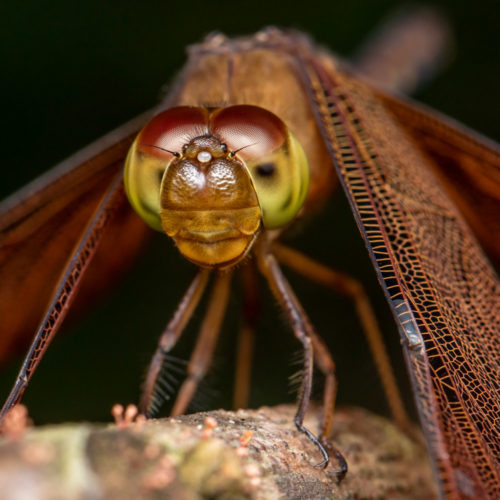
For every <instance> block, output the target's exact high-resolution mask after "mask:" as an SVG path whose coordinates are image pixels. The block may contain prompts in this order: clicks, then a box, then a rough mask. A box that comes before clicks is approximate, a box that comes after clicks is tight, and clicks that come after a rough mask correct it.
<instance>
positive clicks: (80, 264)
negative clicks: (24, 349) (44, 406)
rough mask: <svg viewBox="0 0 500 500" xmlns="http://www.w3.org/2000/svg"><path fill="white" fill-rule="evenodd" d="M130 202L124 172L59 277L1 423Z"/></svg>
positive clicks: (93, 218)
mask: <svg viewBox="0 0 500 500" xmlns="http://www.w3.org/2000/svg"><path fill="white" fill-rule="evenodd" d="M123 203H127V199H126V197H125V192H124V189H123V181H122V177H121V175H120V176H119V177H117V178H116V180H115V181H114V182H113V183H112V184H111V186H110V188H109V189H108V191H107V192H106V194H105V195H104V197H103V199H102V201H101V202H100V204H99V206H98V208H97V210H96V211H95V212H94V215H93V216H92V219H91V220H90V222H89V224H88V225H87V227H86V229H85V231H84V233H83V235H82V237H81V239H80V241H79V242H78V244H77V246H76V247H75V250H74V251H73V254H72V256H71V258H70V259H69V260H68V264H67V265H66V268H65V270H64V272H63V274H62V276H61V279H60V280H59V283H58V285H57V288H56V291H55V293H54V296H53V298H52V301H51V303H50V305H49V307H48V308H47V312H46V314H45V317H44V318H43V320H42V322H41V324H40V326H39V328H38V330H37V332H36V334H35V337H34V339H33V342H32V343H31V346H30V349H29V351H28V354H27V355H26V358H25V359H24V361H23V365H22V367H21V370H20V371H19V374H18V376H17V378H16V381H15V383H14V386H13V388H12V389H11V392H10V394H9V396H8V398H7V400H6V401H5V403H4V405H3V407H2V410H1V411H0V423H1V422H2V421H3V419H4V417H5V415H6V414H7V413H8V412H9V410H10V409H11V408H12V407H13V406H15V405H16V404H17V403H18V402H19V400H20V399H21V397H22V395H23V393H24V391H25V389H26V387H27V385H28V383H29V381H30V379H31V377H32V376H33V374H34V372H35V370H36V368H37V367H38V364H39V363H40V361H41V360H42V357H43V355H44V354H45V351H46V350H47V348H48V347H49V344H50V343H51V341H52V339H53V338H54V336H55V334H56V333H57V331H58V330H59V328H60V326H61V324H62V322H63V320H64V318H65V317H66V314H67V313H68V311H69V309H70V306H71V304H72V303H73V300H74V299H75V297H76V292H77V291H78V289H79V287H80V284H81V282H82V278H83V276H84V274H85V271H86V269H87V267H88V266H89V264H90V262H91V261H92V258H93V257H94V255H95V253H96V250H97V248H98V246H99V243H100V241H101V239H102V237H103V235H104V234H105V232H106V229H107V228H108V227H109V222H110V221H111V219H112V218H113V215H114V214H115V213H116V212H117V211H118V209H119V208H120V207H121V206H122V205H123Z"/></svg>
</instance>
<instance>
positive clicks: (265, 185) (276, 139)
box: [209, 105, 309, 229]
mask: <svg viewBox="0 0 500 500" xmlns="http://www.w3.org/2000/svg"><path fill="white" fill-rule="evenodd" d="M209 126H210V132H211V133H212V134H213V135H215V136H217V137H219V138H220V139H221V140H222V141H223V142H224V143H225V144H227V147H228V149H229V151H231V152H232V154H235V155H237V156H238V158H239V159H241V160H242V162H243V163H244V164H245V165H246V167H247V168H248V170H249V172H250V176H251V177H252V181H253V183H254V187H255V191H256V192H257V197H258V199H259V203H260V207H261V210H262V218H263V222H264V226H265V227H266V228H268V229H276V228H279V227H283V226H284V225H286V224H288V223H289V222H290V221H291V220H292V219H293V218H294V217H295V215H296V214H297V212H298V211H299V210H300V208H301V207H302V205H303V203H304V200H305V197H306V194H307V188H308V186H309V166H308V164H307V158H306V155H305V152H304V150H303V148H302V146H301V145H300V143H299V141H298V140H297V138H296V137H295V136H294V135H293V134H292V132H291V131H290V130H289V129H288V127H287V126H286V125H285V124H284V123H283V121H282V120H280V119H279V118H278V117H277V116H276V115H274V114H273V113H271V112H270V111H267V110H265V109H262V108H259V107H257V106H249V105H240V106H231V107H228V108H221V109H220V110H217V111H215V112H214V113H212V115H211V116H210V125H209Z"/></svg>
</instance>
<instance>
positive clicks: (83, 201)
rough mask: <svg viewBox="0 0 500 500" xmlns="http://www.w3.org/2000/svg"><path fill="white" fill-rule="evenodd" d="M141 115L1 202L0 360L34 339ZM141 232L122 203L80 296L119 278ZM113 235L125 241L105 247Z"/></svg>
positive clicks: (141, 121) (113, 240) (139, 224)
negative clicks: (74, 250) (53, 294)
mask: <svg viewBox="0 0 500 500" xmlns="http://www.w3.org/2000/svg"><path fill="white" fill-rule="evenodd" d="M147 115H149V114H147ZM146 120H147V116H146V115H142V116H139V117H137V118H136V119H134V120H132V121H131V122H129V123H127V124H125V125H123V126H122V127H120V128H118V129H117V130H115V131H113V132H111V133H110V134H108V135H106V136H104V137H103V138H101V139H100V140H98V141H97V142H95V143H93V144H91V145H90V146H88V147H86V148H85V149H83V150H82V151H80V152H78V153H77V154H75V155H74V156H72V157H70V158H69V159H67V160H66V161H64V162H63V163H61V164H60V165H58V166H56V167H54V168H53V169H52V170H50V171H49V172H48V173H47V174H45V175H43V176H42V177H40V178H39V179H37V180H35V181H34V182H33V183H31V184H29V185H27V186H26V187H24V188H23V189H22V190H21V191H19V192H18V193H16V194H14V195H12V196H11V197H10V198H7V199H6V200H5V201H4V202H3V203H2V204H0V318H2V321H1V322H0V362H2V361H3V360H5V359H6V357H7V356H9V354H10V353H11V352H12V351H14V350H18V349H20V348H21V347H25V346H26V345H27V342H28V340H30V339H31V337H32V336H33V333H34V332H35V330H36V327H37V325H38V323H39V321H40V319H41V317H42V315H43V312H44V310H45V308H46V306H47V304H48V302H49V300H50V298H51V295H52V292H53V290H54V287H55V286H56V284H57V281H58V279H59V277H60V273H61V271H62V270H63V269H64V267H65V264H66V261H67V259H68V258H69V256H70V255H71V251H72V250H73V247H74V246H75V244H76V243H77V242H78V241H79V239H80V236H81V233H82V232H83V230H84V229H85V227H86V225H87V223H88V220H89V218H90V217H91V215H92V214H93V213H94V211H95V210H96V207H97V205H98V204H99V202H100V200H101V198H102V197H103V195H104V193H105V192H106V190H107V189H108V187H109V185H110V183H111V182H112V180H113V179H114V178H115V177H116V175H117V172H119V170H120V169H121V168H122V165H123V159H124V157H125V155H126V153H127V150H128V148H129V146H130V144H131V142H132V140H133V139H134V137H135V135H136V134H137V132H138V130H139V129H140V128H141V126H142V125H143V124H144V123H145V121H146ZM144 231H145V229H144V224H143V223H142V222H141V221H139V220H138V218H137V217H136V216H135V215H134V214H133V212H132V211H131V210H130V209H128V208H127V207H124V208H123V209H122V210H121V211H120V213H119V214H118V215H117V217H116V219H115V221H114V228H113V229H112V230H111V231H110V233H109V234H108V235H106V236H105V237H104V241H103V242H102V246H101V247H100V251H99V252H98V255H96V257H95V259H94V262H93V263H92V268H91V269H92V270H93V272H91V273H90V276H89V277H86V278H85V282H84V285H83V287H82V290H81V291H80V299H81V298H82V297H84V298H88V297H89V295H92V294H93V293H95V290H98V289H99V288H100V287H102V286H104V284H105V282H107V281H108V279H109V278H111V277H112V276H114V275H116V273H117V272H118V269H119V268H120V267H121V266H122V265H124V264H125V263H126V262H127V261H128V260H130V258H131V257H132V255H133V254H134V253H135V252H136V251H137V249H138V247H139V245H140V242H141V241H142V235H143V234H144ZM118 237H120V238H121V239H122V240H124V241H121V242H120V245H119V248H120V252H116V251H109V250H113V248H114V249H116V248H117V244H116V242H117V240H118ZM107 249H108V251H106V250H107ZM80 302H82V300H80Z"/></svg>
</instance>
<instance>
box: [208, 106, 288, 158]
mask: <svg viewBox="0 0 500 500" xmlns="http://www.w3.org/2000/svg"><path fill="white" fill-rule="evenodd" d="M210 132H211V133H212V134H213V135H215V136H216V137H219V138H221V140H223V141H224V143H225V144H226V145H227V147H228V149H229V150H230V151H238V156H239V157H240V158H241V159H243V160H249V159H252V158H258V157H262V156H263V155H265V154H267V153H269V152H270V151H273V150H275V149H278V148H279V147H281V146H282V145H283V143H284V142H285V141H286V139H287V135H288V129H287V127H286V125H285V124H284V123H283V122H282V121H281V120H280V119H279V118H278V117H277V116H276V115H274V114H273V113H271V112H270V111H267V110H265V109H263V108H259V107H257V106H249V105H239V106H231V107H229V108H221V109H219V110H217V111H215V112H214V113H212V115H211V116H210Z"/></svg>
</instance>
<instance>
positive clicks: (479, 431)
mask: <svg viewBox="0 0 500 500" xmlns="http://www.w3.org/2000/svg"><path fill="white" fill-rule="evenodd" d="M334 65H335V63H334V62H333V61H332V60H331V59H329V58H327V57H321V56H320V57H317V58H315V57H314V56H312V55H311V54H310V52H308V51H304V53H303V58H302V59H301V62H300V66H301V67H302V68H303V73H304V79H305V81H306V84H307V86H308V87H309V88H310V89H311V98H312V101H313V104H314V108H315V109H316V110H317V117H318V123H319V124H320V127H321V128H322V133H323V135H324V137H325V140H326V142H327V144H328V146H329V147H330V153H331V156H332V158H333V160H334V163H335V164H336V168H337V171H338V174H339V177H340V179H341V183H342V184H343V187H344V189H345V192H346V194H347V196H348V199H349V202H350V204H351V207H352V209H353V212H354V215H355V217H356V220H357V223H358V226H359V228H360V230H361V233H362V235H363V238H364V240H365V244H366V246H367V248H368V250H369V252H370V255H371V258H372V261H373V263H374V266H375V268H376V270H377V273H378V276H379V280H380V282H381V284H382V286H383V288H384V291H385V294H386V297H387V299H388V301H389V303H390V304H391V307H392V309H393V312H394V315H395V318H396V321H397V323H398V327H399V330H400V333H401V337H402V340H403V346H404V352H405V357H406V360H407V364H408V367H409V372H410V378H411V380H412V383H413V386H414V393H415V395H416V401H417V406H418V409H419V413H420V418H421V421H422V426H423V429H424V433H425V435H426V439H427V443H428V446H429V450H430V453H431V455H432V457H433V460H434V463H435V470H436V475H437V477H438V479H439V482H440V486H441V490H442V492H443V496H445V497H446V498H497V497H499V496H500V436H499V431H498V427H496V426H497V425H498V421H499V418H500V387H499V373H500V342H499V332H500V282H499V280H498V277H497V276H496V275H495V272H494V270H493V269H492V267H491V265H490V263H489V262H488V260H487V258H486V257H485V255H484V253H483V251H482V249H481V248H480V247H479V245H478V244H477V241H476V239H475V237H474V236H473V234H472V232H471V230H470V228H469V227H468V225H467V223H466V222H465V220H464V219H463V217H462V215H461V214H460V212H459V211H458V209H457V208H456V206H455V204H454V203H453V201H452V200H451V199H450V197H449V196H448V195H447V192H446V190H445V189H444V188H443V187H442V186H441V184H440V182H439V181H438V179H437V178H436V176H435V175H434V173H433V171H432V167H430V165H429V157H428V156H427V155H425V154H423V152H422V151H421V149H420V148H419V147H415V143H414V142H413V139H412V137H411V136H408V135H407V133H406V131H405V130H403V129H402V128H401V126H400V124H399V123H398V121H397V120H395V119H394V117H393V116H392V115H391V113H390V112H389V111H388V110H387V108H386V106H385V105H384V103H383V101H381V99H380V98H379V97H378V96H377V95H376V93H375V91H373V90H372V89H371V88H370V87H368V86H366V85H364V84H363V83H361V82H360V81H359V80H357V79H355V78H352V77H350V76H348V75H346V74H343V73H342V72H340V71H338V70H337V69H336V68H335V67H334Z"/></svg>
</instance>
